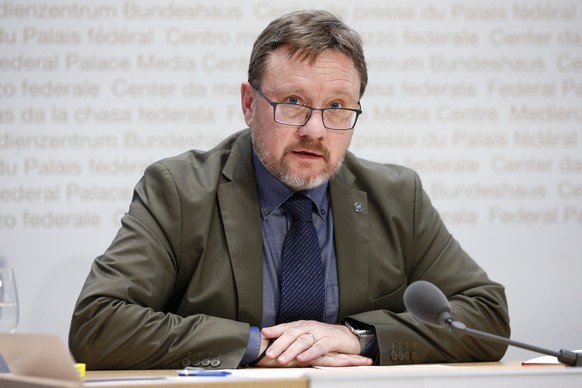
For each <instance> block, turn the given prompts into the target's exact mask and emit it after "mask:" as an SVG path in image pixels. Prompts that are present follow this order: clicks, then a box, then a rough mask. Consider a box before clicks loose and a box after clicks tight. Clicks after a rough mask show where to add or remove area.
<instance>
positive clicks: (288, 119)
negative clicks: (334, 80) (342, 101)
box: [254, 85, 362, 131]
mask: <svg viewBox="0 0 582 388" xmlns="http://www.w3.org/2000/svg"><path fill="white" fill-rule="evenodd" d="M254 88H255V90H256V91H257V92H259V94H260V95H261V96H263V98H264V99H265V100H267V102H268V103H269V104H270V105H271V106H272V107H273V119H274V120H275V121H276V122H278V123H279V124H284V125H291V126H295V127H301V126H303V125H305V124H307V122H308V121H309V118H310V117H311V113H313V111H314V110H318V111H320V112H321V120H322V122H323V126H324V127H325V128H327V129H332V130H335V131H348V130H350V129H353V128H354V126H355V125H356V121H358V116H360V115H361V114H362V110H361V109H349V108H312V107H310V106H307V105H301V104H292V103H290V102H274V101H271V100H270V99H269V98H268V97H267V96H265V95H264V94H263V92H262V91H261V89H260V88H259V87H258V86H256V85H254ZM358 107H359V108H361V105H360V103H359V102H358Z"/></svg>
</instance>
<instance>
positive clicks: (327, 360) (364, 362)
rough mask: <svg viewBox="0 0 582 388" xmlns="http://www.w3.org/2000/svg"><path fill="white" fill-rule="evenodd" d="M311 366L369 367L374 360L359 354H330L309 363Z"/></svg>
mask: <svg viewBox="0 0 582 388" xmlns="http://www.w3.org/2000/svg"><path fill="white" fill-rule="evenodd" d="M309 364H310V365H311V366H335V367H340V366H369V365H372V364H373V360H372V359H370V358H368V357H364V356H360V355H358V354H343V353H328V354H325V355H323V356H321V357H318V358H316V359H314V360H311V361H310V362H309Z"/></svg>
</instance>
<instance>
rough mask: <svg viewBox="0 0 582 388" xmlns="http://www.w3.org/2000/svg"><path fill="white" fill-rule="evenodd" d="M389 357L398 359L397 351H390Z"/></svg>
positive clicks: (394, 359)
mask: <svg viewBox="0 0 582 388" xmlns="http://www.w3.org/2000/svg"><path fill="white" fill-rule="evenodd" d="M390 358H392V360H393V361H398V352H397V351H396V350H393V351H392V352H390Z"/></svg>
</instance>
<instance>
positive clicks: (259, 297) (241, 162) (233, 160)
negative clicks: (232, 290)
mask: <svg viewBox="0 0 582 388" xmlns="http://www.w3.org/2000/svg"><path fill="white" fill-rule="evenodd" d="M249 133H250V132H247V133H245V134H243V135H242V136H240V137H239V138H238V139H237V140H236V142H235V144H233V147H232V150H231V154H230V156H229V158H228V160H227V162H226V164H225V166H224V169H223V174H224V176H225V177H226V178H227V180H228V181H227V182H226V183H223V184H220V185H219V186H218V202H219V204H220V212H221V215H222V221H223V225H224V233H225V236H226V243H227V245H228V250H229V252H230V258H231V263H232V269H233V274H234V281H235V284H236V289H237V291H238V314H239V316H238V317H237V319H238V320H239V321H242V322H249V323H250V324H251V325H253V326H259V327H260V326H261V322H262V306H263V303H262V302H263V240H262V227H261V217H260V208H259V194H258V191H257V184H256V179H255V173H254V169H253V164H252V158H251V146H250V135H249Z"/></svg>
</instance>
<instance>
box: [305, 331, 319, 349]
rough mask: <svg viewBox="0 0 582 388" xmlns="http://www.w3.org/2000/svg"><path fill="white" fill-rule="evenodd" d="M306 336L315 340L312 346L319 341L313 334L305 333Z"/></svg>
mask: <svg viewBox="0 0 582 388" xmlns="http://www.w3.org/2000/svg"><path fill="white" fill-rule="evenodd" d="M305 334H306V335H309V336H311V339H312V340H313V343H312V344H311V345H312V346H313V345H315V343H316V342H317V340H316V339H315V336H314V335H313V334H311V333H305Z"/></svg>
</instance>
